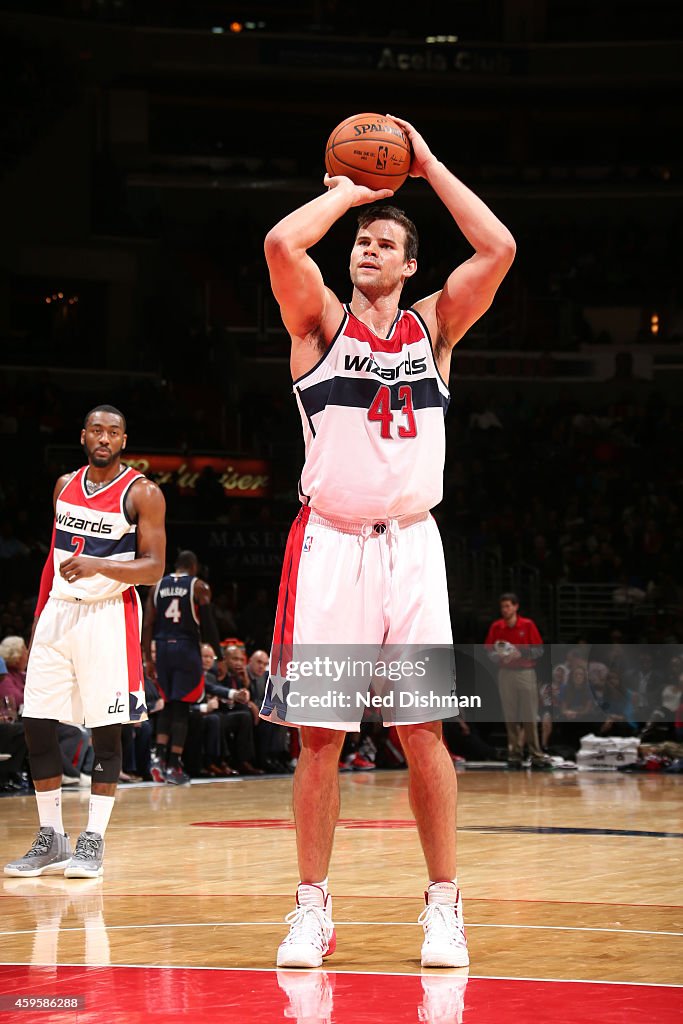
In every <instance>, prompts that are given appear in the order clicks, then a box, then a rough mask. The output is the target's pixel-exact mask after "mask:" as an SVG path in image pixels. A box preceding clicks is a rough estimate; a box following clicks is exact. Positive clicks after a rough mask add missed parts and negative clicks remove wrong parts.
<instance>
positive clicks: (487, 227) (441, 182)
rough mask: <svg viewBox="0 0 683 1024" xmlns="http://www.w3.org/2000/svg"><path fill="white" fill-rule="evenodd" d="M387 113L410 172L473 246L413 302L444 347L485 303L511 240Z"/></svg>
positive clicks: (502, 271) (509, 255)
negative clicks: (402, 137) (403, 139)
mask: <svg viewBox="0 0 683 1024" xmlns="http://www.w3.org/2000/svg"><path fill="white" fill-rule="evenodd" d="M392 117H394V120H395V121H396V122H397V123H398V124H400V126H401V127H402V128H403V130H404V131H405V132H406V133H407V135H408V136H409V138H410V142H411V145H412V147H413V161H412V164H411V167H410V173H411V176H413V177H420V178H424V179H425V180H426V181H428V182H429V184H430V185H431V186H432V188H433V189H434V191H435V192H436V194H437V195H438V197H439V199H441V201H442V202H443V204H444V205H445V206H446V208H447V209H448V211H449V213H450V214H451V216H452V217H453V219H454V220H455V222H456V224H457V225H458V227H459V228H460V230H461V231H462V233H463V235H464V236H465V238H466V239H467V241H468V242H469V243H470V245H471V246H472V248H473V249H474V250H475V252H474V255H473V256H471V257H470V259H468V260H466V261H465V263H462V264H461V265H460V266H459V267H457V268H456V269H455V270H454V271H453V273H452V274H451V275H450V276H449V278H448V280H447V281H446V283H445V285H444V287H443V289H442V290H441V291H440V292H437V293H436V294H434V295H430V296H428V297H427V298H426V299H421V300H420V302H417V303H416V304H415V309H416V310H417V311H418V312H419V313H420V315H421V316H422V318H423V319H424V320H425V321H426V322H427V325H428V327H429V329H430V331H431V332H432V337H433V339H434V341H435V342H436V341H437V340H438V339H439V338H442V339H443V341H444V342H445V344H446V347H447V349H448V350H450V349H451V348H452V347H453V346H454V345H455V344H456V342H458V341H459V340H460V338H462V336H463V334H465V332H466V331H467V330H469V328H470V327H471V326H472V324H474V323H475V322H476V321H477V320H478V319H479V317H480V316H482V315H483V314H484V313H485V312H486V310H487V309H488V308H489V306H490V305H491V303H492V301H493V297H494V295H495V294H496V291H497V289H498V286H499V285H500V283H501V281H502V280H503V278H504V277H505V275H506V274H507V272H508V270H509V269H510V266H511V265H512V261H513V259H514V257H515V248H516V247H515V240H514V238H513V237H512V235H511V234H510V232H509V231H508V229H507V228H506V227H505V225H504V224H503V223H501V221H499V220H498V218H497V217H496V215H495V214H494V213H492V211H491V210H489V208H488V206H487V205H486V203H484V202H482V200H481V199H479V198H478V196H476V195H475V194H474V192H472V191H471V189H469V188H467V186H466V185H463V183H462V182H461V181H459V180H458V178H456V177H455V175H454V174H452V173H451V172H450V171H449V170H448V168H447V167H446V166H445V165H444V164H442V163H441V161H440V160H438V159H437V158H436V157H435V156H434V154H433V153H432V152H431V150H430V149H429V146H428V145H427V143H426V142H425V140H424V139H423V138H422V136H421V135H420V134H419V132H417V131H416V129H415V128H413V126H412V125H411V124H409V123H408V122H407V121H403V120H401V118H398V117H395V115H393V114H392Z"/></svg>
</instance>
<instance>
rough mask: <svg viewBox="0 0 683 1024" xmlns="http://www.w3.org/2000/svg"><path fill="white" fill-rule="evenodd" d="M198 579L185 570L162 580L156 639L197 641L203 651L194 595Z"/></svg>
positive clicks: (156, 604)
mask: <svg viewBox="0 0 683 1024" xmlns="http://www.w3.org/2000/svg"><path fill="white" fill-rule="evenodd" d="M196 582H197V577H196V576H189V575H187V574H185V573H169V575H168V576H164V577H163V579H160V580H159V582H158V583H157V585H156V588H155V590H154V607H155V608H156V617H155V619H154V639H155V640H181V639H182V640H193V641H194V642H195V644H196V645H197V650H199V639H200V631H199V613H198V609H197V604H196V602H195V597H194V587H195V583H196ZM157 654H158V652H157ZM199 674H200V675H201V669H200V673H199ZM195 682H196V680H195Z"/></svg>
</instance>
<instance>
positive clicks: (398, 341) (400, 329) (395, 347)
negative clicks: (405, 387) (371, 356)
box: [344, 309, 425, 354]
mask: <svg viewBox="0 0 683 1024" xmlns="http://www.w3.org/2000/svg"><path fill="white" fill-rule="evenodd" d="M349 321H353V327H351V326H350V323H349V324H347V325H346V329H345V330H344V336H345V337H347V338H355V339H357V340H358V341H366V342H367V343H368V344H369V345H370V347H371V349H372V351H373V352H391V353H394V354H396V353H398V352H400V351H401V349H402V348H403V346H404V345H415V344H417V342H419V341H422V340H423V339H424V337H425V333H424V330H423V328H422V325H421V324H420V323H419V321H418V320H416V319H415V317H413V315H412V314H410V313H409V312H408V310H405V309H404V310H401V311H400V314H399V319H398V322H397V323H395V324H394V326H393V328H392V330H391V332H390V335H391V336H390V337H389V338H380V337H378V336H377V335H376V334H375V332H374V331H373V330H371V328H370V327H368V326H367V324H364V323H363V321H362V320H359V319H358V317H356V316H354V315H353V313H351V312H350V313H349Z"/></svg>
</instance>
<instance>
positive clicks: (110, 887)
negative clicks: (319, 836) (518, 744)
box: [0, 771, 683, 1024]
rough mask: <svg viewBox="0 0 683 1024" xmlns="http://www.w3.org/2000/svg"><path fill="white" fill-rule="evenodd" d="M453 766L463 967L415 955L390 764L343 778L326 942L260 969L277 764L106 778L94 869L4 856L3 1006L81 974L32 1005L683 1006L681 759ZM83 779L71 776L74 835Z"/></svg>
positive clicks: (124, 1011)
mask: <svg viewBox="0 0 683 1024" xmlns="http://www.w3.org/2000/svg"><path fill="white" fill-rule="evenodd" d="M458 782H459V789H460V803H459V822H458V825H459V840H458V843H459V862H460V867H459V880H460V884H461V888H462V890H463V894H464V901H465V919H466V923H467V929H468V941H469V946H470V956H471V966H470V971H469V981H468V978H467V972H464V971H458V972H452V971H446V972H438V971H429V972H421V970H420V962H419V952H420V942H421V928H420V927H419V926H418V925H417V924H416V921H417V916H418V914H419V913H420V910H421V907H422V899H421V894H422V890H423V888H424V885H425V881H426V879H425V872H424V867H423V864H422V858H421V853H420V847H419V843H418V840H417V835H416V832H415V827H414V823H413V821H412V817H411V814H410V811H409V808H408V799H407V776H406V774H405V773H403V772H375V773H351V774H345V775H342V776H341V778H340V784H341V789H342V819H341V822H340V826H339V828H338V832H337V837H336V843H335V851H334V856H333V864H332V869H331V872H330V883H331V885H330V887H331V892H332V894H333V898H334V916H335V923H336V929H337V952H336V953H335V955H334V956H333V957H332V958H330V960H328V961H326V965H325V966H326V969H325V970H324V971H313V972H306V971H304V972H282V971H280V972H277V973H276V972H275V971H274V970H273V967H274V956H275V950H276V948H277V945H278V942H279V941H280V939H281V938H282V937H283V935H284V933H285V930H286V926H285V925H284V923H283V918H284V916H285V914H287V913H288V912H289V911H290V910H291V909H292V905H293V891H294V886H295V884H296V881H297V877H296V867H295V864H296V861H295V844H294V831H293V828H292V821H291V778H267V779H257V780H254V779H249V780H237V781H232V780H231V781H226V782H215V783H210V784H202V785H192V786H190V787H184V788H175V787H171V786H166V787H164V786H148V787H132V788H123V787H122V788H121V790H120V791H119V799H118V801H117V806H116V809H115V811H114V815H113V818H112V823H111V825H110V827H109V830H108V832H107V837H106V841H107V852H106V859H105V872H106V873H105V877H104V879H102V880H85V881H81V880H75V879H74V880H67V879H64V878H63V877H61V876H55V875H53V876H46V877H43V878H37V879H11V878H3V881H2V888H1V889H0V1021H3V1020H5V1019H9V1017H6V1015H5V1013H4V1012H3V1011H4V1010H5V1004H6V1003H7V1001H8V999H9V998H10V997H14V998H16V996H17V995H23V994H27V993H28V994H30V993H33V994H36V993H42V994H51V995H58V994H59V993H62V994H64V993H66V994H71V995H73V994H80V995H81V996H84V997H85V1004H86V1006H85V1009H81V1010H71V1011H68V1012H64V1013H63V1014H52V1013H50V1014H48V1017H49V1019H50V1020H54V1021H61V1020H64V1021H67V1022H68V1021H71V1022H74V1021H90V1020H93V1021H94V1020H95V1019H99V1020H101V1019H103V1017H102V1013H103V1011H104V1010H105V1009H106V1014H105V1016H106V1017H108V1018H109V1019H115V1020H123V1021H133V1020H137V1019H140V1020H141V1021H142V1020H152V1019H157V1018H158V1019H159V1020H161V1019H162V1018H163V1019H164V1020H167V1021H168V1020H176V1019H177V1020H181V1019H189V1018H192V1019H193V1020H194V1021H195V1022H197V1024H199V1022H201V1021H204V1020H212V1021H213V1020H214V1019H215V1018H216V1013H217V1010H218V1008H219V1007H220V1008H221V1016H222V1019H223V1020H228V1021H231V1020H235V1021H237V1020H245V1021H254V1022H255V1024H261V1022H263V1024H266V1022H271V1021H284V1020H285V1019H288V1020H298V1021H301V1022H302V1024H303V1022H304V1021H305V1022H306V1024H311V1022H313V1021H321V1022H323V1021H325V1022H329V1024H333V1022H346V1021H349V1022H350V1021H355V1020H359V1021H367V1022H374V1021H377V1022H384V1021H387V1022H396V1024H399V1022H402V1021H404V1020H405V1021H408V1020H410V1021H415V1020H418V1019H420V1020H423V1021H433V1022H435V1024H437V1022H438V1024H457V1022H458V1021H460V1020H462V1021H464V1022H465V1024H470V1022H471V1024H489V1022H491V1024H492V1022H493V1021H495V1022H496V1024H503V1022H506V1021H508V1020H510V1021H512V1020H513V1019H514V1020H515V1021H516V1022H519V1021H524V1020H530V1021H533V1022H534V1024H551V1022H552V1024H559V1022H560V1021H562V1022H565V1021H570V1020H579V1019H581V1020H584V1021H591V1020H596V1021H598V1020H599V1021H600V1022H601V1024H606V1022H611V1021H614V1022H615V1024H616V1022H621V1021H623V1022H624V1024H625V1022H626V1021H628V1024H634V1022H638V1024H639V1022H641V1021H642V1022H643V1024H645V1022H648V1024H656V1022H658V1021H660V1020H661V1021H664V1020H666V1021H673V1020H683V987H677V986H679V985H681V983H682V982H683V969H681V967H680V964H681V962H683V909H682V907H681V904H682V903H683V899H681V897H682V896H683V815H682V813H681V807H682V806H683V803H682V800H681V797H683V781H682V780H681V777H680V776H678V777H677V776H661V775H657V776H649V775H647V776H645V775H622V774H621V773H614V774H613V773H577V772H573V773H568V772H567V773H553V774H540V773H539V774H531V773H525V772H522V773H514V774H512V773H507V772H505V771H491V772H484V771H464V772H459V773H458ZM87 800H88V794H87V792H80V793H72V792H68V791H67V793H66V794H65V810H64V820H65V825H66V828H67V830H68V831H69V832H70V833H71V834H72V835H73V834H77V833H78V832H79V831H80V829H81V828H83V827H84V823H85V820H86V817H87ZM35 821H36V818H35V801H34V799H33V798H32V797H12V798H9V799H5V800H2V801H0V863H4V862H5V861H7V860H9V859H11V858H12V857H15V856H17V855H18V854H20V853H22V852H24V850H25V849H26V848H28V845H29V843H30V839H31V836H32V834H33V832H34V831H35V828H36V824H35ZM58 965H59V966H58ZM3 1000H4V1001H3ZM95 1000H96V1001H97V1011H96V1009H95V1002H94V1001H95ZM359 1005H361V1006H362V1007H363V1011H362V1014H359ZM529 1014H532V1015H531V1016H530V1015H529ZM30 1017H31V1015H30V1013H28V1012H26V1013H22V1015H21V1016H16V1017H13V1018H12V1019H13V1020H17V1021H19V1022H26V1024H27V1022H28V1021H29V1019H30ZM35 1019H36V1020H42V1021H45V1020H46V1019H47V1017H46V1015H45V1013H44V1012H43V1013H41V1014H40V1015H36V1016H35Z"/></svg>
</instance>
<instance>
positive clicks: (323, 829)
mask: <svg viewBox="0 0 683 1024" xmlns="http://www.w3.org/2000/svg"><path fill="white" fill-rule="evenodd" d="M395 120H396V121H397V123H398V124H399V126H400V128H401V129H402V130H403V132H404V133H405V135H406V136H407V138H408V139H409V140H410V144H411V147H412V152H413V159H412V162H411V167H410V173H411V175H412V176H413V177H417V178H423V179H424V180H425V181H426V182H427V183H428V184H429V185H430V186H431V189H432V190H433V192H434V193H435V194H436V196H437V197H438V198H439V199H440V200H441V202H442V204H443V212H444V213H445V214H446V217H445V218H444V227H446V226H450V225H449V218H452V220H453V221H455V223H456V224H457V226H458V228H459V229H460V230H461V232H462V234H463V235H464V237H465V239H466V240H467V241H468V242H469V243H470V245H471V246H472V249H473V250H474V252H473V254H472V256H471V257H470V258H469V259H468V260H466V261H465V262H464V263H462V264H461V265H460V266H457V267H455V268H454V269H453V270H452V271H451V273H450V274H449V276H448V277H447V279H446V281H445V282H444V284H443V287H442V288H440V289H439V290H438V291H435V292H433V293H432V294H431V295H427V296H425V297H424V298H422V299H420V300H419V301H418V302H416V303H415V304H414V306H413V307H411V308H410V309H406V310H401V309H400V308H399V300H400V297H401V292H402V290H403V286H404V284H405V282H406V281H407V280H408V278H411V277H412V276H413V275H414V274H415V273H416V271H417V249H418V245H417V231H416V229H415V225H414V224H413V223H412V221H411V220H410V219H409V218H408V217H406V216H405V214H404V213H403V212H402V211H401V210H399V209H397V208H395V207H388V208H387V207H381V206H380V207H374V206H373V207H370V208H367V209H365V210H363V212H362V213H361V216H360V217H359V219H358V229H357V232H356V237H355V240H354V243H353V247H352V249H351V257H350V265H349V269H350V274H351V282H352V285H353V289H352V294H351V301H350V302H349V303H347V304H346V306H344V305H342V303H341V301H340V300H339V298H338V297H337V295H335V293H334V292H333V291H332V290H331V289H330V288H328V287H326V285H325V282H324V280H323V276H322V274H321V271H320V269H319V267H318V266H317V264H316V263H315V262H314V260H313V259H312V257H311V256H310V254H309V250H310V249H312V247H313V246H315V245H316V244H317V243H318V242H320V241H321V239H322V238H323V237H324V236H325V235H326V234H327V232H328V231H329V230H330V228H332V226H333V225H334V224H335V223H336V222H337V221H338V220H339V219H340V218H341V217H342V216H343V215H344V214H346V213H347V212H348V211H349V210H350V209H351V208H352V207H356V206H366V205H367V204H368V203H374V202H375V201H377V200H382V199H388V198H389V197H390V196H391V194H392V193H391V191H389V190H387V189H382V190H380V191H373V190H371V189H369V188H365V187H362V186H360V185H355V184H354V183H353V182H352V181H351V180H350V178H347V177H343V176H337V177H332V178H326V179H325V184H326V185H327V191H326V192H325V193H323V194H322V195H319V196H317V197H316V198H315V199H313V200H311V201H310V202H308V203H306V204H305V205H304V206H301V207H300V208H298V209H296V210H294V211H293V212H292V213H290V214H288V216H286V217H285V218H283V220H281V221H280V222H279V223H278V224H276V225H275V227H274V228H272V229H271V231H270V232H269V233H268V236H267V237H266V242H265V252H266V259H267V261H268V269H269V271H270V280H271V285H272V288H273V293H274V295H275V298H276V300H277V302H278V304H279V306H280V311H281V314H282V319H283V322H284V325H285V327H286V329H287V331H288V332H289V335H290V337H291V341H292V348H291V359H290V366H291V371H292V377H293V379H294V392H295V395H296V398H297V402H298V404H299V411H300V413H301V420H302V427H303V432H304V440H305V443H306V460H305V464H304V468H303V472H302V474H301V480H300V492H301V501H302V504H303V506H304V507H303V508H302V509H301V511H300V512H299V515H298V516H297V519H296V521H295V524H294V526H293V527H292V531H291V532H290V538H289V541H288V546H287V551H286V554H285V564H284V568H283V575H282V579H281V584H280V595H279V600H278V610H277V616H276V621H275V634H274V640H273V653H272V656H271V678H270V682H269V689H268V690H267V691H266V697H265V700H264V705H263V709H262V712H261V713H262V714H264V715H267V716H268V717H269V718H270V719H271V720H272V721H278V720H280V721H282V720H283V716H282V714H281V712H282V711H284V712H285V716H284V721H285V724H292V723H293V724H297V725H300V726H301V733H300V735H301V754H300V757H299V760H298V764H297V769H296V775H295V780H294V799H293V803H294V818H295V821H296V833H297V855H298V861H299V872H300V876H299V877H300V879H301V881H300V884H299V887H298V890H297V897H296V910H295V911H293V912H292V914H290V915H288V917H287V921H288V922H289V923H290V931H289V934H288V936H287V937H286V938H285V940H284V942H283V943H282V944H281V945H280V948H279V950H278V954H277V964H278V966H279V967H319V966H320V965H321V964H322V961H323V958H324V957H325V956H328V955H329V954H330V953H331V952H332V951H333V949H334V945H335V936H334V925H333V922H332V914H331V900H330V897H329V895H328V892H327V884H328V882H327V873H328V866H329V863H330V857H331V853H332V843H333V837H334V830H335V823H336V820H337V815H338V813H339V784H338V770H337V765H338V761H339V752H340V750H341V748H342V744H343V742H344V736H345V732H344V730H346V729H348V730H354V729H357V727H358V725H357V722H354V721H342V722H340V721H339V720H337V721H330V722H326V721H317V722H316V721H315V720H313V721H312V720H311V719H310V717H309V719H308V721H304V720H302V717H301V713H300V712H297V711H296V710H293V709H292V708H291V707H290V706H288V705H287V689H286V687H285V683H286V670H288V668H289V667H290V664H289V661H288V657H289V658H291V657H292V656H291V655H289V656H288V655H287V651H291V650H292V648H293V646H294V645H298V647H299V649H300V650H301V649H304V650H305V649H306V645H316V646H315V649H316V650H318V649H319V648H321V647H322V649H323V652H324V650H325V649H326V648H325V645H330V644H333V645H340V644H348V645H358V644H369V645H372V646H373V648H374V649H380V648H382V647H383V645H385V644H392V643H395V644H398V645H401V646H403V645H406V644H415V645H431V644H439V645H450V644H452V633H451V624H450V616H449V604H448V592H447V580H446V569H445V563H444V557H443V548H442V545H441V541H440V538H439V534H438V530H437V528H436V524H435V522H434V520H433V518H432V517H431V515H430V512H429V510H430V509H431V508H433V507H434V506H435V505H436V504H438V502H439V501H440V500H441V493H442V476H443V469H444V452H445V429H444V412H445V409H446V407H447V405H448V387H447V383H446V382H447V381H448V379H449V372H450V362H451V352H452V350H453V346H454V345H455V344H456V342H458V341H459V340H460V338H462V337H463V335H464V334H465V332H466V331H467V330H469V328H470V327H471V326H472V325H473V324H474V323H475V321H476V320H478V319H479V317H480V316H481V315H482V314H483V313H485V312H486V310H487V309H488V308H489V306H490V305H491V302H492V300H493V297H494V295H495V293H496V289H497V288H498V286H499V285H500V283H501V281H502V280H503V278H504V277H505V274H506V273H507V271H508V269H509V267H510V265H511V263H512V260H513V258H514V253H515V243H514V239H513V238H512V235H511V234H510V232H509V231H508V230H507V228H506V227H505V226H504V225H503V224H502V223H501V222H500V221H499V220H498V218H497V217H496V216H495V215H494V214H493V213H492V212H491V210H489V209H488V207H487V206H486V205H485V204H484V203H483V202H482V201H481V199H479V198H478V197H477V196H476V195H474V193H472V192H471V191H470V189H468V188H467V187H466V186H465V185H464V184H463V183H462V182H461V181H459V180H458V179H457V178H456V177H455V176H454V175H453V174H451V172H450V171H449V170H448V168H446V167H445V166H444V164H443V163H441V161H440V160H438V159H437V157H436V156H435V155H434V154H433V153H432V152H431V150H430V149H429V146H428V145H427V143H426V142H425V140H424V139H423V138H422V136H421V135H420V134H419V133H418V132H417V131H416V130H415V128H414V127H413V126H412V125H410V124H408V122H406V121H403V120H401V119H399V118H396V119H395ZM308 649H309V650H310V647H309V648H308ZM327 650H328V651H329V648H327ZM306 657H308V655H306ZM319 680H320V687H321V691H322V690H323V689H324V688H325V684H326V681H325V680H324V679H322V678H321V677H319ZM325 692H329V678H328V680H327V687H326V690H325ZM283 705H284V706H283ZM297 714H298V718H297V717H295V715H297ZM358 717H360V716H358ZM434 717H435V715H434V714H432V715H426V716H425V718H423V719H422V721H418V722H415V721H413V722H411V723H408V722H404V723H403V724H401V723H398V722H397V725H398V730H399V735H400V737H401V742H402V745H403V749H404V752H405V755H406V760H407V762H408V767H409V770H410V775H409V796H410V805H411V807H412V809H413V812H414V814H415V818H416V821H417V829H418V834H419V837H420V841H421V844H422V849H423V851H424V855H425V860H426V864H427V870H428V872H429V875H428V877H429V885H428V887H427V905H426V907H425V910H424V911H423V914H422V916H421V917H420V921H421V923H422V924H423V925H424V929H425V939H424V943H423V946H422V965H423V966H424V967H464V966H466V965H467V964H468V962H469V959H468V953H467V944H466V941H465V934H464V927H463V918H462V910H461V900H460V895H459V889H458V884H457V878H456V832H455V812H456V780H455V773H454V770H453V765H452V762H451V760H450V757H449V756H448V751H447V750H446V748H445V746H444V744H443V743H442V738H441V723H440V722H439V721H436V720H434V721H432V720H430V718H434ZM436 717H440V713H438V714H437V715H436Z"/></svg>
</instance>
